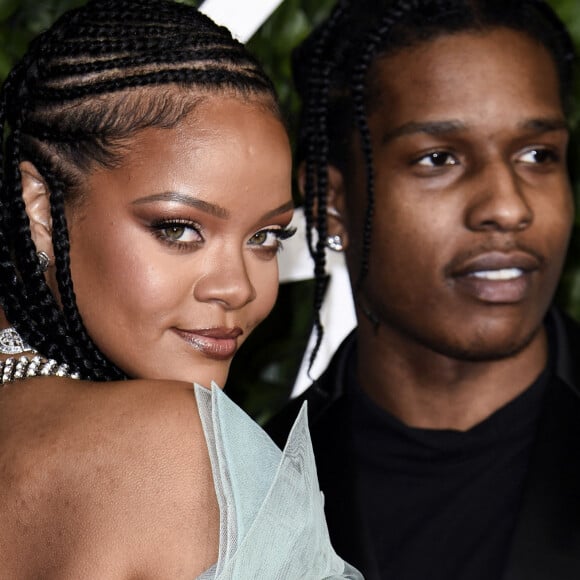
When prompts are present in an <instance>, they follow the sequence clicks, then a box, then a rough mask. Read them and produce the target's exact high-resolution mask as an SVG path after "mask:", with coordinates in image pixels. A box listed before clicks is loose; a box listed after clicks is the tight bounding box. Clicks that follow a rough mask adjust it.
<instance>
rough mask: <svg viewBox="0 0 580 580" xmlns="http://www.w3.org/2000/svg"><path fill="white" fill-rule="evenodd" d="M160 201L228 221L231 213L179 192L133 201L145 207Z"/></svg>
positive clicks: (157, 194)
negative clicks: (180, 205) (197, 210)
mask: <svg viewBox="0 0 580 580" xmlns="http://www.w3.org/2000/svg"><path fill="white" fill-rule="evenodd" d="M158 201H165V202H175V203H181V204H183V205H188V206H190V207H194V208H196V209H199V210H201V211H203V212H205V213H208V214H210V215H213V216H215V217H218V218H221V219H227V218H229V217H230V212H229V211H228V210H227V209H225V208H223V207H221V206H220V205H217V204H215V203H209V202H207V201H203V200H201V199H198V198H197V197H193V196H192V195H187V194H186V193H179V192H177V191H165V192H163V193H154V194H153V195H148V196H146V197H140V198H139V199H136V200H135V201H133V202H132V205H143V204H147V203H155V202H158Z"/></svg>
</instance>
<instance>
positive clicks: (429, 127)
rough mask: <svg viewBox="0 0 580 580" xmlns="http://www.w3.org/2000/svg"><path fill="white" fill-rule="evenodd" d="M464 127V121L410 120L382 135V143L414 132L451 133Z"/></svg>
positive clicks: (430, 133) (429, 133)
mask: <svg viewBox="0 0 580 580" xmlns="http://www.w3.org/2000/svg"><path fill="white" fill-rule="evenodd" d="M462 129H465V123H462V122H461V121H455V120H451V121H426V122H422V123H418V122H415V121H411V122H409V123H405V124H404V125H401V126H400V127H397V128H396V129H393V130H392V131H389V132H388V133H385V135H384V136H383V139H382V142H383V144H385V143H388V142H389V141H392V140H393V139H397V138H398V137H403V136H404V135H413V134H415V133H426V134H428V135H444V134H446V133H453V132H455V131H461V130H462Z"/></svg>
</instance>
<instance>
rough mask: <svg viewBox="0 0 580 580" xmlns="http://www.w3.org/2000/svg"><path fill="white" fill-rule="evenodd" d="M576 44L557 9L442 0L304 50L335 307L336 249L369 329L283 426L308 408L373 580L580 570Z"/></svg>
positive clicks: (357, 14)
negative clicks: (562, 298)
mask: <svg viewBox="0 0 580 580" xmlns="http://www.w3.org/2000/svg"><path fill="white" fill-rule="evenodd" d="M353 4H354V3H353ZM572 52H573V51H572V48H571V42H570V39H569V37H568V35H567V33H566V32H565V30H564V28H563V26H562V25H561V23H560V22H559V20H558V19H557V18H556V16H555V15H554V14H553V12H552V11H551V9H550V8H549V7H548V6H547V5H546V4H545V3H544V2H537V1H532V0H529V1H524V2H521V1H519V2H516V1H505V0H504V1H503V2H501V3H500V2H496V1H491V2H490V1H475V2H474V1H467V0H466V1H454V2H438V1H436V0H423V1H419V2H414V3H409V2H405V1H394V2H371V1H369V2H366V3H363V4H360V3H357V5H356V6H353V7H352V9H351V6H350V5H349V3H348V2H347V3H344V2H343V3H341V5H340V6H339V7H337V8H336V9H335V11H334V12H333V13H332V14H331V16H330V17H329V19H328V20H327V21H326V22H325V23H324V24H323V25H322V26H321V28H320V29H319V30H318V31H316V32H315V34H314V35H313V36H312V38H311V39H309V40H308V41H307V43H306V45H305V47H304V48H303V49H302V50H301V52H299V53H298V58H297V61H296V65H297V68H296V71H295V73H296V76H297V78H298V80H299V82H300V83H302V87H301V88H302V91H301V92H302V94H303V96H304V111H303V123H302V133H301V134H302V140H301V147H300V150H301V156H302V158H303V161H304V162H303V165H302V182H303V184H304V189H305V208H306V213H307V215H309V216H310V223H311V224H315V225H316V227H317V232H318V240H319V241H318V245H317V246H316V247H315V248H314V249H313V250H314V255H315V260H316V264H317V272H318V280H319V283H318V289H319V290H318V292H317V302H316V305H317V307H319V305H320V302H321V299H322V296H323V292H324V277H323V272H324V248H323V244H324V242H325V241H328V245H329V247H331V249H334V250H345V251H346V258H347V264H348V268H349V272H350V276H351V283H352V287H353V296H354V300H355V305H356V310H357V318H358V327H357V329H356V330H355V332H354V333H353V334H352V335H351V336H350V337H349V338H348V339H347V340H346V341H345V342H344V343H343V345H342V346H341V349H340V350H339V351H338V353H337V354H336V356H335V357H334V359H333V361H332V362H331V364H330V366H329V368H328V370H327V371H326V373H325V374H324V375H323V376H322V377H321V378H320V380H318V381H317V382H315V384H314V385H313V386H312V387H311V388H310V389H309V390H308V391H307V392H306V394H305V395H304V396H303V397H302V398H301V399H300V400H299V401H298V402H295V403H292V404H291V405H290V406H289V408H288V409H287V410H286V411H285V412H283V414H282V415H281V416H279V417H278V418H276V419H275V420H274V421H273V422H272V423H271V425H270V432H271V433H272V435H273V436H274V437H275V438H276V439H277V440H278V441H282V440H283V436H284V434H285V432H286V431H287V429H288V425H289V420H290V419H291V418H293V417H294V415H295V411H296V408H297V407H298V405H299V403H300V401H301V400H303V399H306V400H308V402H309V415H310V422H311V430H312V437H313V444H314V449H315V453H316V457H317V464H318V470H319V477H320V482H321V488H322V490H323V492H324V493H325V496H326V513H327V517H328V523H329V528H330V531H331V537H332V538H333V542H334V544H335V548H336V549H337V551H338V553H339V554H341V555H342V556H343V557H345V558H346V559H347V560H349V561H352V563H353V564H354V565H356V566H357V567H358V568H359V569H361V571H362V572H363V573H364V574H365V577H366V578H369V579H374V578H396V579H397V580H406V579H417V580H423V579H426V578H429V579H439V578H441V579H446V580H450V579H454V578H458V579H459V578H461V579H466V580H476V579H482V580H484V579H486V580H489V579H496V578H505V579H509V580H515V579H522V580H523V579H525V580H533V579H540V578H542V579H546V578H555V579H567V578H570V579H572V578H578V577H580V535H579V532H578V530H580V526H579V525H578V524H580V493H579V492H578V491H577V490H578V489H580V467H579V466H578V462H577V457H578V456H579V455H578V454H579V452H580V400H579V399H578V394H579V393H578V389H577V387H578V385H579V384H580V371H579V370H578V369H577V368H576V364H575V357H574V352H575V348H576V347H575V344H576V341H578V340H580V338H579V337H580V335H579V333H578V329H577V327H576V326H575V325H574V324H572V323H571V322H569V321H567V320H566V319H565V318H564V317H563V316H562V315H561V314H559V313H558V312H557V311H555V310H554V309H552V310H550V304H551V301H552V298H553V294H554V291H555V288H556V285H557V282H558V279H559V276H560V273H561V269H562V265H563V261H564V257H565V252H566V248H567V245H568V240H569V234H570V230H571V226H572V220H573V206H572V194H571V191H570V184H569V181H568V176H567V167H566V148H567V141H568V130H567V123H566V115H565V112H566V111H565V108H566V102H567V99H568V97H569V89H570V86H571V60H572ZM579 344H580V343H579Z"/></svg>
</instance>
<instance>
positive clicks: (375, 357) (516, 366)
mask: <svg viewBox="0 0 580 580" xmlns="http://www.w3.org/2000/svg"><path fill="white" fill-rule="evenodd" d="M547 358H548V345H547V337H546V332H545V330H544V329H543V328H542V329H541V331H539V332H538V333H537V334H536V335H535V336H534V338H533V339H532V340H531V342H530V343H529V344H528V345H527V346H526V347H525V348H523V349H522V350H521V351H520V352H518V353H517V354H515V355H513V356H509V357H506V358H503V359H499V360H493V361H483V362H473V361H466V360H458V359H456V358H452V357H449V356H445V355H442V354H440V353H437V352H434V351H433V350H431V349H428V348H427V347H424V346H422V345H420V344H417V343H416V342H412V341H404V340H403V341H401V340H400V339H398V340H395V339H392V340H389V337H388V333H387V332H384V331H383V330H381V329H379V330H378V332H374V331H372V330H370V331H368V329H367V330H365V328H364V323H363V325H361V327H359V333H358V361H357V362H358V379H359V384H360V385H361V387H362V388H363V390H364V391H365V392H366V393H367V394H368V395H369V396H370V397H371V399H373V400H374V402H375V403H376V404H377V405H379V406H380V407H383V408H384V409H385V410H387V411H389V412H390V413H391V414H392V415H394V416H395V417H397V418H398V419H399V420H401V421H402V422H403V423H405V424H407V425H409V426H411V427H419V428H426V429H456V430H460V431H464V430H467V429H470V428H471V427H473V426H474V425H477V424H478V423H480V422H481V421H483V420H484V419H486V418H487V417H489V416H490V415H491V414H493V413H494V412H495V411H497V410H498V409H500V408H501V407H503V406H504V405H506V404H507V403H508V402H510V401H511V400H513V399H515V398H516V397H517V396H518V395H519V394H521V393H522V392H523V391H525V390H526V389H527V388H528V387H529V386H530V385H531V384H532V383H533V382H534V381H535V380H536V378H537V377H538V375H539V374H540V373H541V372H542V370H543V369H544V367H545V366H546V364H547Z"/></svg>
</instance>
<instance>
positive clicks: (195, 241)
mask: <svg viewBox="0 0 580 580" xmlns="http://www.w3.org/2000/svg"><path fill="white" fill-rule="evenodd" d="M149 228H150V229H151V231H152V233H153V235H154V236H155V237H156V238H157V239H158V240H160V241H161V242H162V243H163V244H166V245H168V246H170V247H172V248H176V249H178V250H194V249H197V248H198V247H200V246H201V245H202V244H203V243H204V242H205V241H206V240H205V238H204V236H203V235H202V227H201V225H200V224H198V223H196V222H192V221H189V220H181V219H170V220H167V219H164V220H158V221H155V222H153V223H152V224H151V225H150V226H149ZM295 233H296V228H291V227H268V228H264V229H262V230H259V231H257V232H256V233H255V234H253V235H252V236H251V237H250V238H249V239H248V240H247V245H248V246H250V248H251V249H255V250H259V251H265V252H268V253H271V254H276V253H278V251H279V250H281V249H282V242H283V240H287V239H288V238H290V237H292V236H293V235H294V234H295Z"/></svg>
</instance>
